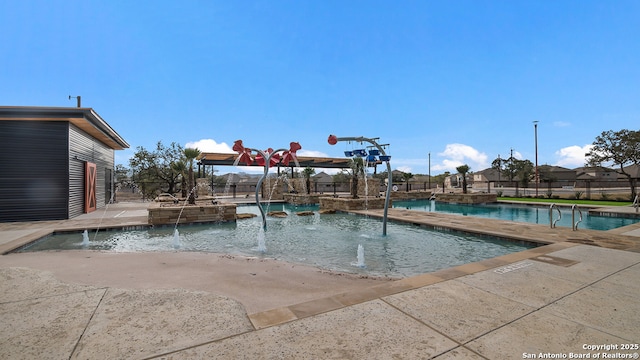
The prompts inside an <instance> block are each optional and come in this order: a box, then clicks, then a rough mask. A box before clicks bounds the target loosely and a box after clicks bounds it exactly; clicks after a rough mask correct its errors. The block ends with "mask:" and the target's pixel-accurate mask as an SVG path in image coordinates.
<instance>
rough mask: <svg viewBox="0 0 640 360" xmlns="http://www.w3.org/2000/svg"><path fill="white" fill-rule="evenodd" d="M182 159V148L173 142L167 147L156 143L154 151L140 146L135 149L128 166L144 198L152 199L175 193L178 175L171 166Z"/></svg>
mask: <svg viewBox="0 0 640 360" xmlns="http://www.w3.org/2000/svg"><path fill="white" fill-rule="evenodd" d="M181 158H182V147H181V146H180V145H179V144H176V143H174V142H172V143H171V145H169V146H168V147H167V146H165V145H164V144H162V142H160V141H158V143H157V144H156V149H155V150H154V151H149V150H147V149H145V148H144V147H142V146H138V147H137V148H136V152H135V153H134V155H133V157H131V159H129V166H130V167H131V170H132V172H133V181H134V182H135V183H136V184H137V185H138V187H139V188H140V190H141V191H142V196H143V197H144V198H147V199H148V198H153V197H155V196H157V195H158V194H159V193H161V192H167V193H170V194H173V193H175V190H176V185H177V183H178V179H179V178H180V174H179V173H178V172H176V171H175V170H174V169H173V166H172V164H173V163H174V162H176V161H179V160H180V159H181Z"/></svg>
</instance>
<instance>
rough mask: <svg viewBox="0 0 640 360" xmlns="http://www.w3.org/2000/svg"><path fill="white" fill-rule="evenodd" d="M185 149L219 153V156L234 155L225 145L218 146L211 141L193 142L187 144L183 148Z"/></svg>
mask: <svg viewBox="0 0 640 360" xmlns="http://www.w3.org/2000/svg"><path fill="white" fill-rule="evenodd" d="M184 147H185V148H197V149H198V150H200V151H201V152H209V153H221V154H234V153H235V151H233V150H232V149H231V147H230V146H229V145H227V144H226V143H224V142H223V143H220V144H218V143H217V142H216V141H215V140H213V139H201V140H198V141H194V142H188V143H186V144H185V146H184Z"/></svg>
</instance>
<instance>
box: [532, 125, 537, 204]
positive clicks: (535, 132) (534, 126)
mask: <svg viewBox="0 0 640 360" xmlns="http://www.w3.org/2000/svg"><path fill="white" fill-rule="evenodd" d="M533 132H534V134H535V144H536V176H535V182H536V197H538V120H536V121H534V122H533Z"/></svg>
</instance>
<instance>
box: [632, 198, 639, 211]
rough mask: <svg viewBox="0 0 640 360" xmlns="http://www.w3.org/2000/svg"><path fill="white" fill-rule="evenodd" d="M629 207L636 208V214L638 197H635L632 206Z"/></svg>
mask: <svg viewBox="0 0 640 360" xmlns="http://www.w3.org/2000/svg"><path fill="white" fill-rule="evenodd" d="M631 206H633V207H634V208H636V212H638V195H636V197H635V199H633V204H632V205H631Z"/></svg>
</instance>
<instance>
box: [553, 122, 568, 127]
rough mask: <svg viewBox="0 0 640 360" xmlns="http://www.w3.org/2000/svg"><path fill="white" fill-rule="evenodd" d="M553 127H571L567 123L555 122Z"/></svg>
mask: <svg viewBox="0 0 640 360" xmlns="http://www.w3.org/2000/svg"><path fill="white" fill-rule="evenodd" d="M553 126H555V127H567V126H571V123H570V122H566V121H554V122H553Z"/></svg>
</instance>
